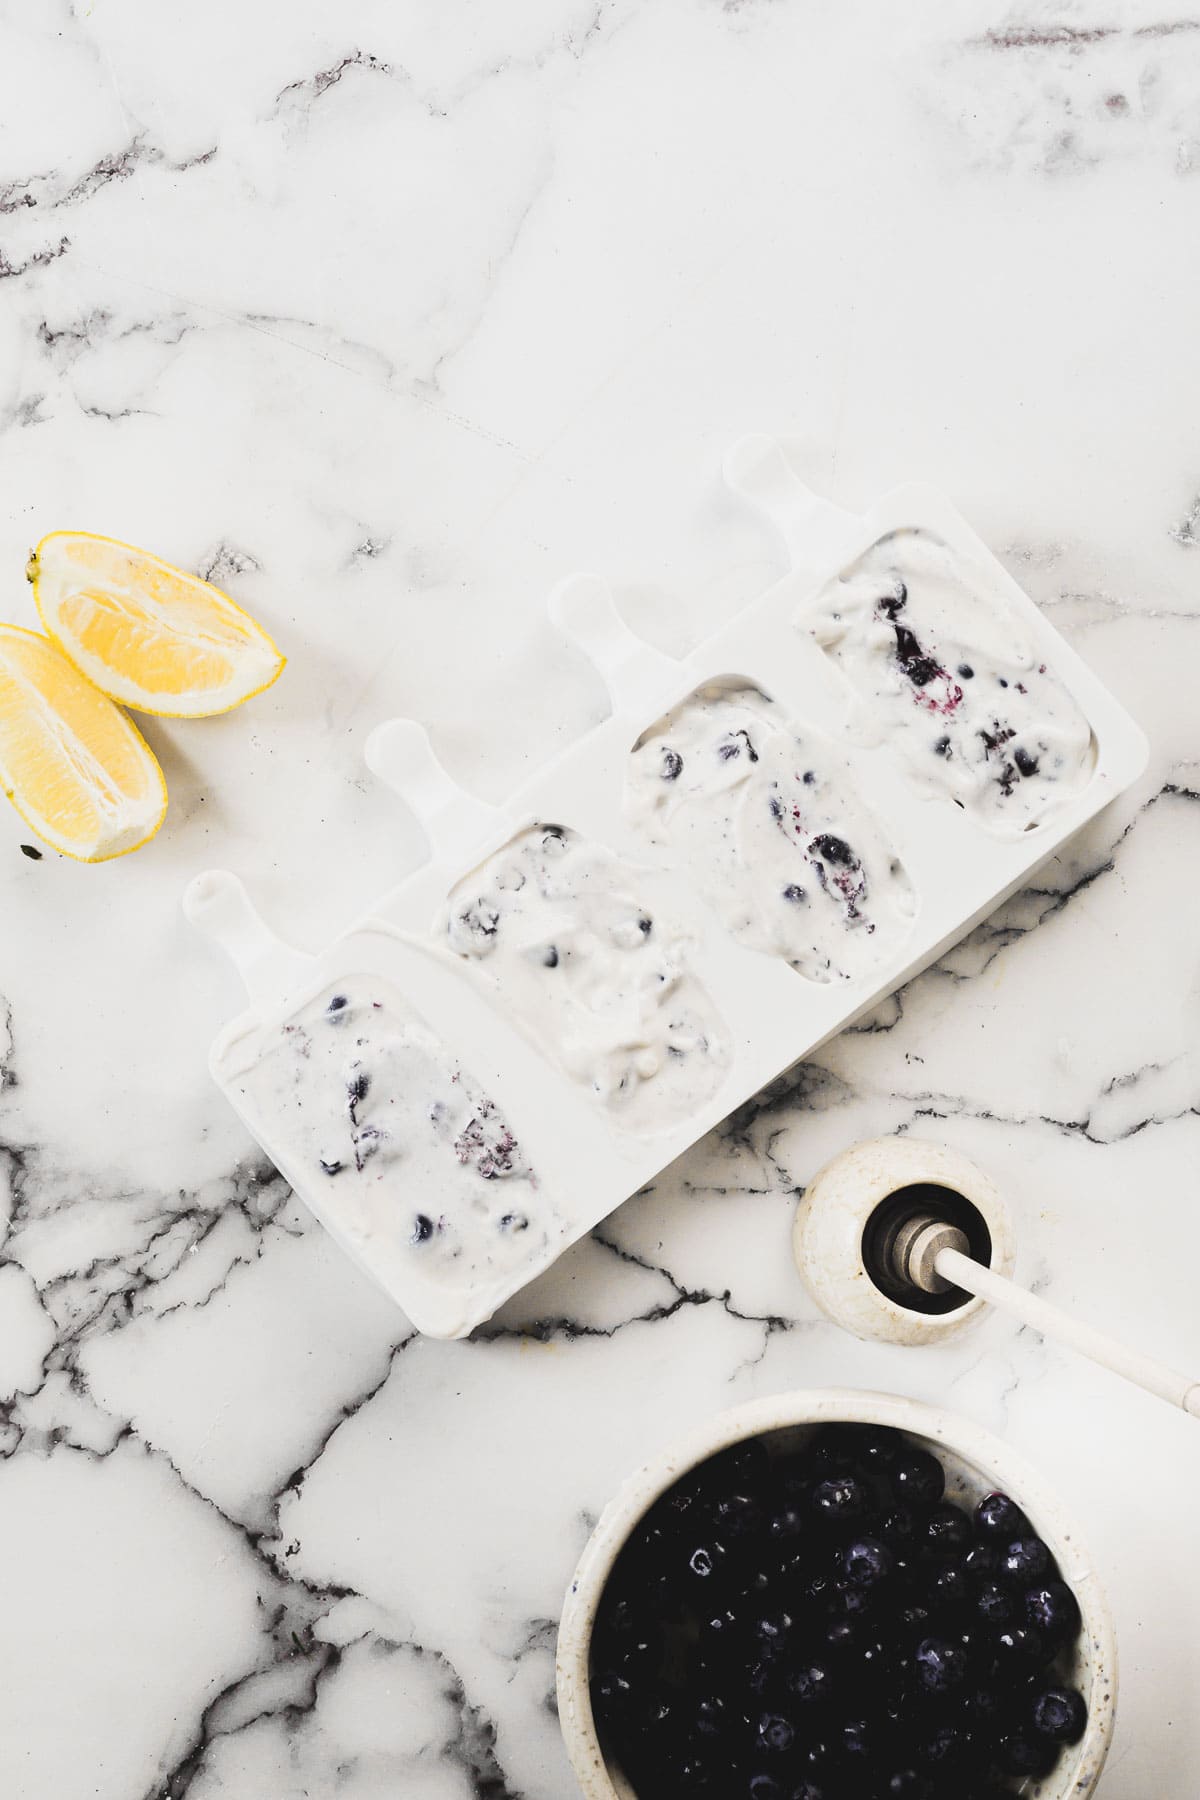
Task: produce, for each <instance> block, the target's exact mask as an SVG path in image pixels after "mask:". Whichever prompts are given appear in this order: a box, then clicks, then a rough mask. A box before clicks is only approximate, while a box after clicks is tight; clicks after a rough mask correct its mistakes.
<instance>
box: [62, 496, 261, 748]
mask: <svg viewBox="0 0 1200 1800" xmlns="http://www.w3.org/2000/svg"><path fill="white" fill-rule="evenodd" d="M26 573H27V574H28V576H29V579H30V581H31V582H32V583H33V593H34V598H35V600H36V601H37V608H38V612H39V613H40V614H41V617H42V624H43V625H44V626H45V628H46V630H47V631H48V632H49V633H50V636H51V637H52V638H53V639H54V641H55V642H56V643H57V644H59V645H60V646H61V648H62V649H63V650H65V651H66V653H67V655H68V656H69V657H70V659H71V661H72V662H73V663H74V664H75V666H76V668H78V669H81V670H82V671H83V673H84V674H85V675H86V676H87V677H88V680H89V681H94V682H95V684H96V686H97V687H98V688H100V689H101V690H102V691H103V692H104V693H106V694H109V695H111V696H112V698H113V699H114V700H120V701H122V702H123V703H124V704H125V705H126V706H133V707H136V708H137V710H138V711H139V712H148V713H159V714H162V715H164V716H165V717H168V718H174V719H199V718H205V717H207V716H208V714H210V713H221V712H228V711H229V709H230V707H233V706H240V705H241V703H242V701H243V700H249V699H250V697H251V695H252V694H261V693H262V691H263V689H264V688H268V687H270V685H271V683H272V682H273V681H274V680H275V679H276V677H277V676H278V674H279V673H280V671H281V669H282V668H283V665H284V661H285V658H284V657H282V656H281V655H280V654H279V651H278V650H277V649H276V647H275V645H274V644H273V643H272V642H271V639H270V638H269V637H268V636H267V634H266V632H265V631H263V629H262V628H261V626H259V625H257V624H256V623H255V621H254V620H253V619H252V618H251V617H250V615H249V613H247V612H243V610H242V608H241V607H240V606H237V605H235V603H234V602H233V601H232V600H231V599H230V598H229V596H228V595H227V594H223V593H221V591H220V589H219V588H215V587H212V586H211V585H210V584H209V583H208V582H207V581H201V580H200V579H199V577H198V576H195V575H185V574H184V572H183V570H182V569H174V568H172V567H171V565H170V563H165V562H163V561H161V559H160V558H159V557H157V556H151V555H150V554H149V552H148V551H145V550H136V549H134V547H133V545H132V544H119V543H117V542H116V540H115V539H113V538H104V537H93V536H92V535H91V534H90V533H88V532H84V531H55V532H52V533H51V534H50V536H49V537H44V538H43V539H42V541H41V543H40V544H39V545H38V547H37V549H36V550H35V551H34V553H33V555H32V557H31V558H30V561H29V567H28V569H27V571H26Z"/></svg>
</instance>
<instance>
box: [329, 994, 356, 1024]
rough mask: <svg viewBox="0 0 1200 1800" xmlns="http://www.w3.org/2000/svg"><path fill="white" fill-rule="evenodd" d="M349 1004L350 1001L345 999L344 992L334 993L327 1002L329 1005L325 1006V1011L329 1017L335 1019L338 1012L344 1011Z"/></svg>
mask: <svg viewBox="0 0 1200 1800" xmlns="http://www.w3.org/2000/svg"><path fill="white" fill-rule="evenodd" d="M349 1004H350V1002H349V1001H348V1000H347V998H346V996H345V994H335V995H334V996H333V998H332V1000H331V1001H330V1002H329V1005H328V1006H327V1007H326V1008H325V1011H326V1012H327V1013H328V1015H329V1017H330V1018H331V1019H336V1018H337V1016H338V1014H339V1013H340V1012H344V1011H345V1009H346V1007H347V1006H349Z"/></svg>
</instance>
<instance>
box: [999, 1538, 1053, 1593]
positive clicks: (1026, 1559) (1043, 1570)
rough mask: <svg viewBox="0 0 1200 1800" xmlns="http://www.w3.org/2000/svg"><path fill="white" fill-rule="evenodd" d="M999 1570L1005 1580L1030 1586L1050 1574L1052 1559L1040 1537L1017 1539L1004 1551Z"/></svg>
mask: <svg viewBox="0 0 1200 1800" xmlns="http://www.w3.org/2000/svg"><path fill="white" fill-rule="evenodd" d="M1000 1568H1001V1572H1002V1574H1003V1575H1004V1576H1005V1577H1006V1579H1007V1580H1009V1581H1013V1582H1021V1583H1022V1584H1025V1583H1029V1584H1032V1583H1034V1582H1039V1581H1041V1580H1043V1579H1044V1578H1045V1577H1047V1576H1049V1575H1050V1574H1051V1573H1052V1570H1053V1558H1052V1557H1051V1555H1050V1551H1049V1549H1048V1548H1047V1546H1046V1545H1045V1544H1044V1543H1043V1542H1042V1540H1041V1538H1040V1537H1018V1538H1014V1539H1013V1540H1012V1542H1011V1544H1009V1545H1008V1546H1007V1548H1006V1549H1005V1551H1004V1554H1003V1556H1002V1558H1001V1561H1000Z"/></svg>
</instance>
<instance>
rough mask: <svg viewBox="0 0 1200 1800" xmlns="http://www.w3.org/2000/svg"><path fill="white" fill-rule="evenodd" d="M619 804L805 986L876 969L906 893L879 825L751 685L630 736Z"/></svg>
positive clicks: (895, 933)
mask: <svg viewBox="0 0 1200 1800" xmlns="http://www.w3.org/2000/svg"><path fill="white" fill-rule="evenodd" d="M625 806H626V812H627V814H628V816H629V819H630V822H631V823H632V824H633V825H634V827H635V829H636V830H638V831H639V832H640V833H641V834H642V836H643V837H644V838H645V839H646V841H647V842H648V843H650V844H653V845H655V846H657V847H659V848H660V849H662V850H664V851H667V852H669V853H670V854H671V855H672V856H673V857H675V858H677V859H678V860H679V862H680V863H681V864H682V866H683V867H684V869H685V870H686V871H687V873H688V875H689V876H690V878H691V879H692V880H693V881H694V882H695V883H696V885H697V887H698V888H699V889H700V890H701V892H702V893H704V895H705V896H706V897H707V899H708V900H709V902H710V903H711V904H712V906H713V907H714V908H715V909H716V911H717V912H718V913H719V914H720V916H721V918H722V919H723V921H724V923H725V925H726V926H727V928H728V930H729V931H730V932H732V934H733V936H734V937H736V938H737V939H738V941H739V942H740V943H743V944H746V945H748V946H749V947H750V948H751V949H754V950H761V951H765V952H766V953H767V954H768V955H770V956H779V957H783V958H784V959H785V960H786V961H787V962H789V963H791V965H792V967H793V968H795V969H797V970H798V971H799V972H800V974H802V975H804V976H807V978H808V979H809V980H810V981H822V982H824V981H834V980H850V979H853V978H855V977H857V976H861V975H867V974H870V973H871V972H872V971H873V970H874V969H876V968H878V967H879V965H880V964H881V963H884V962H886V961H887V960H888V959H889V958H890V957H891V956H892V955H893V953H894V952H895V950H896V948H897V946H898V945H899V944H900V943H901V942H902V941H903V939H904V937H905V936H906V934H907V932H908V929H909V926H910V925H911V923H912V920H913V917H914V915H915V913H916V897H915V895H914V893H913V888H912V884H911V882H910V881H909V878H908V876H907V874H906V873H905V871H904V868H903V866H902V865H901V863H900V860H899V858H898V857H897V855H896V853H895V851H894V850H893V848H892V846H891V844H890V842H889V841H888V838H887V835H886V833H885V831H884V830H883V827H882V826H881V825H880V824H879V822H878V821H877V820H876V819H875V818H874V817H872V815H871V814H870V813H869V812H868V811H867V809H866V807H865V806H864V805H863V803H862V802H861V801H860V800H859V799H858V798H857V796H856V795H855V794H854V792H853V790H852V788H851V786H850V782H849V774H848V771H847V770H846V768H845V767H844V766H843V765H842V764H841V762H840V761H839V760H838V758H837V757H836V755H835V753H834V751H833V749H832V747H831V746H830V744H829V743H828V742H827V741H826V740H825V739H824V738H822V737H820V736H819V734H818V733H816V732H815V731H809V730H805V729H801V728H800V727H798V726H796V725H793V724H791V723H789V721H788V720H787V719H786V718H785V716H784V715H783V713H782V712H781V711H780V709H779V708H778V707H777V706H776V705H775V703H774V702H773V701H771V700H769V699H768V698H767V696H766V695H765V694H764V693H762V692H761V691H760V690H759V689H758V688H755V687H751V686H748V685H745V684H740V685H737V684H730V683H724V682H722V683H713V684H710V685H708V686H705V687H702V688H698V689H697V690H696V692H695V693H693V694H691V695H689V696H688V698H687V699H686V700H685V701H683V702H682V704H681V705H680V706H678V707H676V709H675V710H674V712H672V713H670V714H668V715H667V717H666V718H664V719H661V720H659V722H658V723H657V724H656V725H654V726H652V727H651V728H650V730H649V731H648V732H646V733H645V734H644V735H643V737H642V738H641V739H640V740H639V742H638V744H637V745H636V746H635V748H634V751H633V754H632V756H631V758H630V762H629V768H628V774H627V780H626V790H625Z"/></svg>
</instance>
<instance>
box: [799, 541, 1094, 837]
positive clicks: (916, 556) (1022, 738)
mask: <svg viewBox="0 0 1200 1800" xmlns="http://www.w3.org/2000/svg"><path fill="white" fill-rule="evenodd" d="M985 581H986V577H981V578H980V581H979V584H978V585H974V584H973V583H972V582H971V581H969V580H968V578H967V575H966V573H965V571H964V570H963V568H962V567H961V566H960V564H959V561H958V559H957V558H956V557H955V555H954V553H953V552H952V551H951V549H950V547H949V546H948V545H947V544H945V543H944V542H943V541H942V540H941V539H940V538H937V537H934V536H933V535H932V534H931V533H929V532H926V531H919V530H915V529H912V530H904V531H895V532H891V533H889V535H888V536H887V537H884V538H880V540H879V541H878V543H876V544H873V545H872V547H871V548H870V549H869V550H868V551H867V552H866V553H865V555H863V556H861V557H860V558H859V560H858V561H857V562H856V563H855V564H853V566H852V567H851V568H850V569H848V570H847V571H846V573H845V574H843V575H842V576H840V577H839V578H838V579H837V580H835V581H833V582H830V583H829V585H828V586H827V587H826V588H825V589H823V591H822V592H821V593H820V594H819V595H817V597H816V598H815V600H812V601H810V602H808V603H806V604H805V606H804V607H803V608H802V609H801V611H800V613H799V615H798V617H797V621H796V623H797V625H798V626H799V627H800V628H801V629H802V630H804V631H808V632H810V633H811V634H812V636H813V637H814V638H815V639H816V641H817V643H818V644H819V645H820V646H821V648H822V649H823V650H824V651H825V653H826V655H827V656H829V657H830V658H831V660H832V661H833V662H834V663H836V664H837V666H838V668H839V669H841V671H842V673H843V674H844V675H845V677H846V679H847V681H848V682H849V684H850V686H851V688H852V689H853V690H854V693H855V695H856V697H857V700H858V702H859V720H860V722H861V724H862V726H863V727H864V729H865V731H866V732H867V733H868V734H869V735H870V736H871V737H873V738H874V739H876V740H877V741H879V742H884V741H886V742H888V743H889V744H892V745H894V746H895V748H896V750H897V751H898V752H899V753H900V755H901V756H902V757H903V759H904V761H905V762H906V764H907V765H908V767H909V769H910V770H911V771H912V773H914V774H915V775H916V776H917V778H918V780H919V781H920V782H921V783H922V784H923V785H925V786H928V787H930V788H932V789H934V790H936V791H938V792H940V793H942V794H944V795H948V796H949V797H950V798H951V799H953V800H955V801H957V802H958V803H959V804H960V805H961V806H963V807H965V808H966V809H967V810H969V811H970V812H971V813H972V814H973V816H974V817H975V818H976V819H978V820H979V821H980V823H981V824H983V825H985V826H986V827H988V829H990V830H992V831H996V832H999V833H1002V834H1010V833H1011V834H1015V833H1017V832H1021V831H1024V830H1027V829H1028V828H1029V827H1030V826H1032V825H1036V824H1038V823H1040V821H1041V820H1042V819H1043V818H1044V817H1045V816H1046V815H1047V813H1049V812H1050V811H1052V810H1053V809H1054V808H1055V807H1056V806H1058V805H1061V803H1062V802H1063V801H1064V800H1067V799H1069V798H1070V797H1071V796H1072V795H1073V794H1077V793H1079V792H1080V791H1081V790H1082V789H1083V788H1084V787H1086V785H1087V783H1088V781H1089V780H1090V778H1091V773H1092V769H1093V766H1094V763H1095V745H1094V741H1093V738H1092V732H1091V728H1090V726H1089V724H1088V721H1087V720H1086V719H1085V717H1084V716H1083V714H1082V712H1081V711H1080V710H1079V707H1078V706H1077V705H1076V703H1075V701H1074V700H1073V699H1072V698H1071V695H1070V694H1069V693H1068V692H1067V690H1066V688H1065V687H1064V686H1063V684H1062V682H1061V681H1059V679H1058V677H1057V676H1056V675H1055V674H1054V673H1053V672H1052V671H1051V670H1050V669H1049V668H1048V667H1047V666H1046V664H1045V662H1044V661H1042V659H1041V656H1040V654H1039V652H1038V651H1037V650H1036V648H1035V647H1034V645H1033V644H1032V642H1031V641H1030V637H1029V633H1028V632H1027V630H1026V629H1025V627H1024V626H1023V625H1022V623H1021V621H1020V619H1019V618H1018V617H1017V615H1016V613H1015V610H1014V608H1013V607H1012V606H1011V605H1010V603H1009V601H1008V599H1007V597H1006V596H1005V595H1004V594H1003V593H1001V592H999V591H995V590H989V589H987V588H986V586H985V585H984V584H985Z"/></svg>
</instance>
